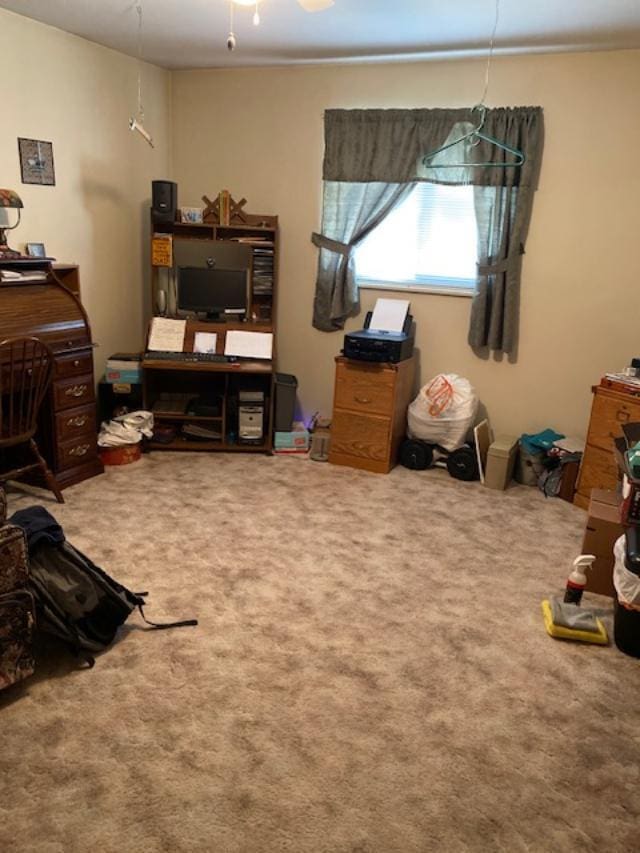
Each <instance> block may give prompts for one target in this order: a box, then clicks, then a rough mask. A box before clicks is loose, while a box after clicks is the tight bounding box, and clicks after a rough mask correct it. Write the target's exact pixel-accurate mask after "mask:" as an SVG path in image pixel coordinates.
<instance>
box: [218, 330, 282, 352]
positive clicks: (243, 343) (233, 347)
mask: <svg viewBox="0 0 640 853" xmlns="http://www.w3.org/2000/svg"><path fill="white" fill-rule="evenodd" d="M272 351H273V335H272V334H271V332H236V331H228V332H227V337H226V340H225V344H224V354H225V355H235V356H238V357H239V358H266V359H271V357H272Z"/></svg>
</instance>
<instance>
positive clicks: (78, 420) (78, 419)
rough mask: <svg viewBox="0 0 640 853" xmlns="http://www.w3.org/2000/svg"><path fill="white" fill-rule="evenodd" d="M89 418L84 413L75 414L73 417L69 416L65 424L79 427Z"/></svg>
mask: <svg viewBox="0 0 640 853" xmlns="http://www.w3.org/2000/svg"><path fill="white" fill-rule="evenodd" d="M88 420H89V418H88V417H87V416H86V415H76V416H75V418H69V420H68V421H67V426H76V427H81V426H84V425H85V424H86V422H87V421H88Z"/></svg>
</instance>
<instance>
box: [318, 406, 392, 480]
mask: <svg viewBox="0 0 640 853" xmlns="http://www.w3.org/2000/svg"><path fill="white" fill-rule="evenodd" d="M390 433H391V420H390V419H389V418H384V417H380V416H378V415H360V414H356V413H355V412H345V411H341V410H340V409H334V410H333V422H332V424H331V446H330V450H329V462H333V463H335V464H338V465H354V466H355V467H358V468H365V469H368V470H371V471H378V472H386V471H388V470H389V468H390V467H391V466H390V460H389V453H390Z"/></svg>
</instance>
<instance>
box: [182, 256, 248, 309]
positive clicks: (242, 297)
mask: <svg viewBox="0 0 640 853" xmlns="http://www.w3.org/2000/svg"><path fill="white" fill-rule="evenodd" d="M248 301H249V270H246V269H244V270H225V269H219V268H218V267H178V308H179V309H180V310H181V311H195V312H196V313H197V314H200V313H202V314H206V316H207V320H219V319H220V317H221V315H222V316H225V315H226V316H236V317H240V318H244V317H245V316H246V315H247V313H248Z"/></svg>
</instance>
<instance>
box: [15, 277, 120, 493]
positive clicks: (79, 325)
mask: <svg viewBox="0 0 640 853" xmlns="http://www.w3.org/2000/svg"><path fill="white" fill-rule="evenodd" d="M0 269H2V270H12V271H15V272H20V273H22V274H23V276H24V279H23V280H16V281H11V282H8V281H2V282H0V340H4V339H5V338H11V337H21V336H24V335H32V336H34V337H36V338H40V340H42V341H44V342H45V343H47V344H48V345H49V346H50V347H51V348H52V350H53V352H54V355H55V363H54V369H53V379H52V382H51V386H50V388H49V391H48V392H47V396H46V398H45V401H44V403H43V405H42V409H41V411H40V417H39V428H38V434H37V436H36V438H37V441H38V446H39V447H40V450H41V452H42V454H43V455H44V456H45V458H46V460H47V462H48V464H49V466H50V468H51V470H52V471H53V473H54V474H55V476H56V479H57V481H58V484H59V486H60V488H62V489H63V488H65V487H66V486H70V485H72V484H74V483H79V482H80V481H81V480H86V479H87V478H88V477H93V476H94V475H95V474H100V473H102V471H103V470H104V468H103V466H102V463H101V462H100V459H99V457H98V446H97V440H96V433H97V430H96V403H95V382H94V376H93V345H92V342H91V329H90V326H89V320H88V319H87V315H86V313H85V310H84V308H83V307H82V305H81V303H80V301H79V299H78V298H77V296H76V295H75V294H73V293H72V292H71V291H70V290H69V289H67V288H66V287H65V286H64V285H63V284H62V283H61V282H60V280H59V279H58V278H57V276H56V274H55V272H54V271H53V269H52V268H51V265H50V263H48V262H46V261H41V260H40V261H38V260H33V261H31V260H28V261H25V260H18V261H0ZM29 277H31V278H32V279H33V280H28V279H29Z"/></svg>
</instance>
